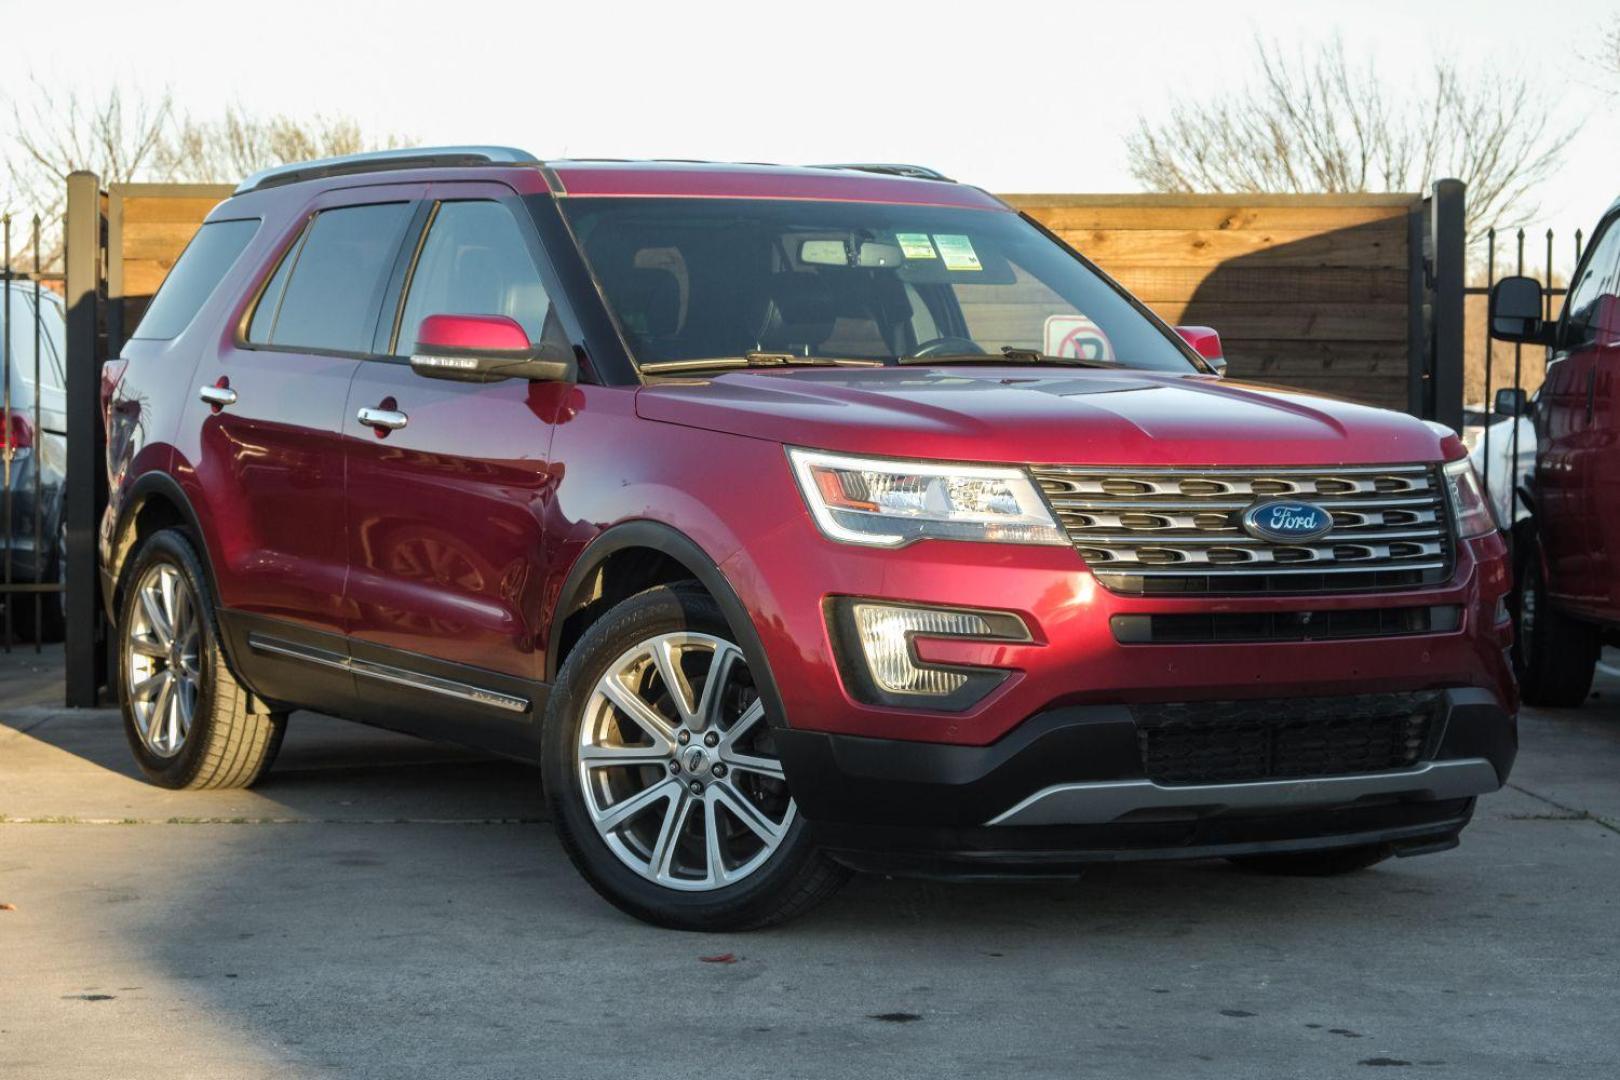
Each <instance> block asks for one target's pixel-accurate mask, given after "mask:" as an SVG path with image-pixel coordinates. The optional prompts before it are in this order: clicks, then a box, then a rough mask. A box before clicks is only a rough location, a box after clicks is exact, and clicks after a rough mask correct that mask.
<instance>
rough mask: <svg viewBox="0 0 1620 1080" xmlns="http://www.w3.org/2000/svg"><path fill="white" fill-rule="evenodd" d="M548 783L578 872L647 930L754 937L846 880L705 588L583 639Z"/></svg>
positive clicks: (566, 680) (569, 666) (551, 751)
mask: <svg viewBox="0 0 1620 1080" xmlns="http://www.w3.org/2000/svg"><path fill="white" fill-rule="evenodd" d="M544 775H545V787H546V793H547V799H548V801H549V802H550V806H551V816H552V820H553V821H554V822H555V823H556V827H557V833H558V836H559V838H560V839H561V840H562V844H563V848H564V849H565V850H566V851H567V852H568V855H569V858H571V859H572V860H573V862H574V865H575V866H576V867H578V868H579V871H580V873H581V874H583V875H584V876H585V879H586V880H587V881H588V882H589V883H590V884H591V886H592V887H593V888H595V889H596V891H597V892H598V893H600V894H601V895H602V896H603V897H604V898H605V899H607V900H608V901H609V902H610V903H612V904H614V905H615V906H616V907H618V908H620V909H621V910H623V911H625V912H628V913H629V914H631V915H634V916H635V917H637V918H639V919H643V920H645V921H646V922H650V923H654V924H656V925H658V926H666V927H671V928H674V929H680V930H747V929H754V928H757V927H761V926H766V925H769V924H771V923H776V922H780V921H782V920H784V919H788V918H792V917H793V916H795V915H798V914H800V913H801V912H803V911H806V910H808V909H809V908H810V907H812V906H814V905H815V904H817V903H819V902H820V901H821V900H823V899H825V898H826V897H828V896H830V895H831V894H832V893H833V892H834V891H835V890H836V889H837V888H838V886H839V885H841V884H842V883H843V881H844V879H845V877H846V876H847V874H846V872H845V871H844V870H843V869H842V868H840V867H839V866H837V865H836V864H835V863H833V862H832V861H831V860H830V859H828V858H827V857H826V856H825V855H823V854H822V853H821V852H820V851H819V850H818V849H817V848H816V846H815V844H814V843H813V842H812V841H811V838H810V835H809V832H808V827H807V825H806V823H805V821H804V819H803V818H802V817H800V816H799V814H798V811H797V807H796V806H795V804H794V802H793V798H792V795H791V793H790V792H789V791H788V788H787V781H786V778H785V777H784V776H783V773H782V766H781V762H780V760H779V759H778V758H777V755H776V753H775V748H774V744H773V741H772V726H771V723H770V721H769V720H768V719H767V717H766V715H765V703H764V701H763V699H762V698H761V696H760V695H759V693H758V691H757V690H756V688H755V686H754V681H753V677H752V674H751V673H750V671H749V669H748V662H747V660H746V659H745V658H744V657H743V654H742V650H741V649H740V648H739V647H738V646H737V644H736V639H735V634H734V633H733V631H732V629H731V627H730V626H729V625H728V623H727V622H726V619H725V616H724V615H723V614H722V613H721V611H720V607H719V605H718V604H716V603H715V602H714V600H713V598H711V597H710V596H709V595H708V594H707V593H705V592H704V591H703V590H702V589H700V588H699V587H697V586H696V585H687V584H682V585H675V586H668V587H659V588H654V589H649V590H647V591H646V592H643V593H639V594H637V595H636V596H633V597H631V598H629V599H628V600H625V601H624V602H622V603H620V604H619V605H618V606H617V607H615V608H613V609H612V610H611V611H609V612H608V613H607V614H605V615H604V616H602V618H600V619H599V620H597V622H595V623H594V624H593V625H592V626H591V627H590V629H589V630H587V631H586V633H585V635H584V636H583V637H582V638H581V639H580V641H579V644H578V645H577V646H575V648H574V650H573V651H572V652H571V653H570V654H569V656H568V660H567V662H566V663H565V664H564V665H563V668H562V671H561V672H560V673H559V674H558V678H557V685H556V687H555V688H554V689H553V691H552V695H551V699H550V702H549V704H548V707H547V710H546V728H545V748H544Z"/></svg>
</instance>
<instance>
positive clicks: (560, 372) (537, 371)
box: [411, 315, 578, 383]
mask: <svg viewBox="0 0 1620 1080" xmlns="http://www.w3.org/2000/svg"><path fill="white" fill-rule="evenodd" d="M411 370H412V371H414V372H416V373H417V374H418V375H421V376H424V377H425V378H429V379H455V380H457V381H459V382H478V383H487V382H499V381H500V380H502V379H529V380H532V381H535V382H573V381H574V379H575V378H577V377H578V370H577V368H576V366H575V364H574V354H573V353H572V352H571V351H569V350H566V349H563V348H562V347H560V346H557V345H554V344H551V343H549V342H541V343H540V344H539V345H535V344H532V343H531V342H530V341H529V335H528V334H527V333H526V332H525V331H524V329H523V327H522V326H521V325H519V323H518V322H517V320H516V319H509V318H507V317H506V316H505V315H429V316H428V317H427V318H425V319H423V320H422V325H421V326H420V327H419V328H418V329H417V331H416V348H415V349H413V350H412V352H411Z"/></svg>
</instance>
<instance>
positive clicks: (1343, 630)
mask: <svg viewBox="0 0 1620 1080" xmlns="http://www.w3.org/2000/svg"><path fill="white" fill-rule="evenodd" d="M1109 625H1110V626H1111V627H1112V628H1113V631H1114V640H1115V641H1117V642H1119V643H1120V644H1121V645H1193V644H1197V645H1208V644H1215V643H1223V642H1224V643H1237V642H1257V641H1343V640H1345V639H1348V638H1378V637H1401V636H1403V635H1407V634H1448V633H1451V632H1452V631H1454V630H1456V629H1457V627H1459V626H1460V625H1462V608H1460V607H1458V606H1457V605H1455V604H1436V605H1433V606H1429V607H1378V608H1347V609H1342V610H1335V611H1253V612H1238V611H1221V612H1209V613H1203V612H1193V613H1187V614H1174V615H1115V616H1113V618H1111V619H1110V620H1109Z"/></svg>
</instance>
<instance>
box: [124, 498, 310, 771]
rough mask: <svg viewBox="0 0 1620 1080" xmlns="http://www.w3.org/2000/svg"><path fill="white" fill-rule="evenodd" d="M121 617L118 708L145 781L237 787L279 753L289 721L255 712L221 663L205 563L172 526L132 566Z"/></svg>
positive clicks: (158, 534) (145, 546)
mask: <svg viewBox="0 0 1620 1080" xmlns="http://www.w3.org/2000/svg"><path fill="white" fill-rule="evenodd" d="M125 580H126V581H127V583H128V584H127V586H126V588H125V591H124V596H123V601H122V603H121V604H120V609H119V613H118V701H119V705H120V707H121V708H122V710H123V714H124V735H125V737H126V738H127V739H128V740H129V746H130V750H131V751H133V752H134V754H135V761H136V763H137V764H139V765H140V767H141V771H142V772H143V773H145V774H146V778H147V779H148V780H150V781H152V783H154V784H158V785H161V786H162V787H167V788H189V789H195V788H243V787H248V786H250V785H252V784H253V783H255V782H256V781H258V779H259V778H260V777H262V776H263V775H264V773H265V771H266V770H268V769H269V768H270V763H271V762H272V761H274V760H275V757H276V752H277V751H278V750H279V749H280V748H281V736H282V733H283V731H284V730H285V728H286V715H285V714H282V713H270V712H266V711H264V710H263V707H262V706H259V707H257V708H255V706H254V702H253V698H252V695H250V694H249V693H248V691H247V688H246V687H244V686H243V685H242V684H241V683H239V682H237V681H236V677H235V676H234V675H232V674H231V670H230V668H229V667H228V666H227V665H226V663H225V652H224V649H223V648H222V647H221V645H220V637H219V626H218V623H217V621H216V619H215V616H214V605H213V596H212V594H211V593H210V592H209V589H208V579H207V576H206V575H205V574H204V573H203V568H202V563H201V562H200V561H199V560H198V558H197V554H196V552H195V551H193V550H192V547H191V544H190V542H189V541H187V540H186V538H185V536H184V534H182V533H181V532H180V531H179V530H177V529H164V530H163V531H161V532H156V533H153V534H152V535H151V536H149V537H147V539H146V540H145V541H144V542H143V543H142V544H141V546H140V549H139V550H138V551H137V552H136V553H135V555H134V556H133V557H132V559H131V560H130V566H129V572H128V576H127V578H126V579H125Z"/></svg>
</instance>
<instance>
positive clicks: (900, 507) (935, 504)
mask: <svg viewBox="0 0 1620 1080" xmlns="http://www.w3.org/2000/svg"><path fill="white" fill-rule="evenodd" d="M788 456H789V458H790V459H791V460H792V462H793V473H794V475H795V476H797V477H798V480H799V488H800V490H801V491H803V492H804V501H805V502H806V503H808V504H809V506H810V513H811V514H813V515H814V516H815V519H816V524H817V525H818V526H820V528H821V531H822V532H823V533H824V534H826V535H827V536H828V537H830V538H831V539H833V540H841V541H843V542H844V543H846V544H868V545H871V546H873V547H900V546H902V545H904V544H909V543H911V542H912V541H913V540H921V539H924V538H928V537H932V538H935V539H940V540H984V541H990V542H993V543H1002V544H1062V545H1066V544H1068V542H1069V541H1068V538H1067V537H1065V536H1064V535H1063V531H1062V530H1061V529H1059V528H1058V526H1057V523H1056V522H1055V521H1053V520H1052V513H1051V511H1050V510H1048V509H1047V508H1046V503H1045V501H1044V500H1042V498H1041V496H1040V493H1039V492H1038V491H1036V490H1035V484H1034V483H1033V482H1032V481H1031V480H1030V478H1029V476H1028V474H1026V473H1025V472H1024V471H1023V470H1022V469H1009V468H996V467H985V466H978V465H944V464H940V465H936V464H929V463H925V462H920V461H893V460H888V459H884V458H858V457H845V456H843V455H841V454H824V453H820V452H818V451H814V450H800V449H793V448H790V449H789V450H788Z"/></svg>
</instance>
